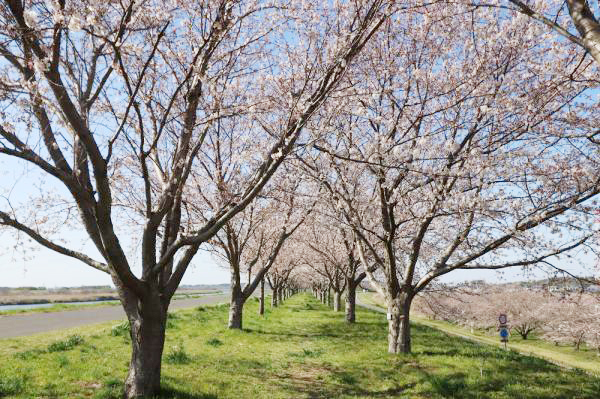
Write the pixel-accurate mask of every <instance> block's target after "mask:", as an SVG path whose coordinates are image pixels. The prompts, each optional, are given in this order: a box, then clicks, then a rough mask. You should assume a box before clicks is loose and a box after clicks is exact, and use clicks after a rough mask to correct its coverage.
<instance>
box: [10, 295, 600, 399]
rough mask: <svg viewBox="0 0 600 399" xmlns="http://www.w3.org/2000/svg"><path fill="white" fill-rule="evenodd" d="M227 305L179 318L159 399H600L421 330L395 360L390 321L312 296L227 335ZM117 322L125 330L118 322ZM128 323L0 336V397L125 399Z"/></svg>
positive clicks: (583, 384)
mask: <svg viewBox="0 0 600 399" xmlns="http://www.w3.org/2000/svg"><path fill="white" fill-rule="evenodd" d="M227 315H228V306H227V305H224V306H202V307H199V308H195V309H190V310H183V311H177V312H173V313H172V314H171V316H170V317H169V327H168V329H167V338H166V343H165V351H164V354H163V368H162V387H163V392H162V394H161V395H160V396H159V397H160V398H165V399H166V398H220V399H227V398H258V399H261V398H269V399H283V398H297V399H302V398H305V399H308V398H355V399H356V398H392V397H407V398H408V397H409V398H413V399H425V398H427V399H442V398H451V397H454V398H495V399H508V398H520V399H556V398H578V399H593V398H597V392H598V387H600V379H598V378H595V377H590V376H589V375H586V374H583V373H578V372H575V371H568V370H564V369H562V368H559V367H557V366H555V365H553V364H550V363H548V362H545V361H544V360H541V359H537V358H534V357H528V356H521V355H519V354H517V353H515V352H512V351H504V350H501V349H498V348H494V347H492V346H489V345H476V344H474V343H472V342H469V341H466V340H463V339H460V338H457V337H451V336H448V335H446V334H444V333H442V332H440V331H438V330H436V329H432V328H429V327H426V326H422V325H415V326H414V328H413V353H412V354H410V355H390V354H388V353H387V342H386V337H387V323H386V320H385V318H384V317H382V316H381V314H378V313H375V312H371V311H368V310H363V309H359V310H358V311H357V323H356V324H354V325H349V324H347V323H346V322H345V319H344V313H343V312H333V311H332V310H331V309H329V308H327V307H326V306H324V305H322V304H320V303H318V302H317V301H316V300H315V299H314V298H312V297H310V296H309V295H307V294H301V295H297V296H294V297H292V298H290V299H288V300H287V301H286V302H285V303H284V304H283V306H280V307H278V308H275V309H270V308H268V309H267V313H266V315H265V316H264V317H260V316H258V315H257V302H256V301H249V302H248V304H247V306H246V307H245V311H244V327H245V328H244V330H243V331H234V330H228V329H227V327H226V326H227ZM116 326H118V327H116ZM130 345H131V343H130V341H129V338H128V335H127V331H126V326H123V325H120V324H119V325H118V324H115V322H112V323H105V324H102V325H96V326H94V327H93V328H92V327H84V328H81V329H77V330H72V331H69V332H63V333H61V334H59V333H52V334H42V335H37V336H35V337H25V338H18V339H9V340H3V341H0V357H2V358H3V359H7V361H6V362H3V363H2V364H0V387H1V389H3V390H4V391H0V396H2V395H4V396H5V397H7V398H11V399H24V398H31V397H55V398H75V397H90V398H95V399H117V398H120V397H121V392H122V389H123V381H124V379H125V376H126V374H127V367H128V363H129V356H130V347H131V346H130Z"/></svg>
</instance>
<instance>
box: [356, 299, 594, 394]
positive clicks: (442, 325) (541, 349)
mask: <svg viewBox="0 0 600 399" xmlns="http://www.w3.org/2000/svg"><path fill="white" fill-rule="evenodd" d="M358 295H359V296H358V298H359V300H360V301H361V302H362V303H365V304H368V305H375V306H382V304H381V303H379V302H378V301H377V298H376V297H375V296H374V295H373V293H360V294H358ZM411 320H412V321H414V322H416V323H418V324H422V325H426V326H429V327H433V328H437V329H439V330H442V331H445V332H447V333H450V334H453V335H458V336H463V337H466V338H469V339H474V340H477V341H478V342H481V343H484V344H489V345H494V346H502V344H501V343H500V342H499V341H500V340H499V337H498V336H497V335H496V334H493V335H490V334H489V333H488V332H487V331H483V330H477V329H475V330H474V331H473V333H471V330H470V329H469V328H464V327H462V326H459V325H456V324H452V323H449V322H446V321H442V320H431V319H428V318H426V317H424V316H422V315H419V314H418V313H416V312H412V314H411ZM494 333H495V332H494ZM508 348H510V349H512V350H515V351H518V352H520V353H522V354H526V355H531V356H539V357H543V358H545V359H547V360H550V361H552V362H555V363H558V364H560V365H562V366H565V367H570V368H579V369H582V370H585V371H587V372H589V373H592V374H595V375H598V376H600V357H599V356H598V351H597V350H596V349H588V348H586V347H585V345H582V346H581V349H580V350H579V351H576V350H575V349H574V347H573V346H570V345H555V344H554V343H552V342H548V341H545V340H543V339H540V338H538V337H536V336H535V335H534V334H531V335H530V336H529V337H528V338H527V340H523V339H522V338H521V337H520V336H519V335H513V336H511V337H510V341H509V343H508ZM599 397H600V394H599Z"/></svg>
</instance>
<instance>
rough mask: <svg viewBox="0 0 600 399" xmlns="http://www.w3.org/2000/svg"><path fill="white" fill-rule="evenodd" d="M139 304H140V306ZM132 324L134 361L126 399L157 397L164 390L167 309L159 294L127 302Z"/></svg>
mask: <svg viewBox="0 0 600 399" xmlns="http://www.w3.org/2000/svg"><path fill="white" fill-rule="evenodd" d="M136 302H138V303H139V304H138V303H136ZM123 303H124V308H125V311H126V313H127V318H128V319H129V323H130V325H131V345H132V351H131V361H130V363H129V373H128V375H127V379H126V380H125V392H124V397H125V398H126V399H131V398H141V397H153V396H156V395H158V393H159V391H160V369H161V359H162V353H163V348H164V344H165V326H166V320H167V306H168V305H164V304H162V302H161V300H160V297H159V296H158V295H156V296H155V297H153V298H150V299H144V300H139V301H137V300H136V301H135V302H133V303H132V302H131V299H129V300H128V301H127V303H126V301H125V300H123Z"/></svg>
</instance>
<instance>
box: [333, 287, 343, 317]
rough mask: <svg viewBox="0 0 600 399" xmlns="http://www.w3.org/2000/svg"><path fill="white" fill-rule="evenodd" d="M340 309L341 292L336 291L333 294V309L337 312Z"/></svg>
mask: <svg viewBox="0 0 600 399" xmlns="http://www.w3.org/2000/svg"><path fill="white" fill-rule="evenodd" d="M341 310H342V293H341V292H337V291H336V292H335V293H334V294H333V311H334V312H339V311H341Z"/></svg>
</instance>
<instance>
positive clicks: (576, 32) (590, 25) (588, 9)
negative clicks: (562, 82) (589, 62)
mask: <svg viewBox="0 0 600 399" xmlns="http://www.w3.org/2000/svg"><path fill="white" fill-rule="evenodd" d="M504 3H506V4H507V5H510V6H512V8H513V9H514V10H517V11H519V12H520V13H522V14H524V15H527V16H528V17H530V18H533V19H535V20H537V21H539V22H540V23H542V24H544V25H545V26H547V27H549V28H550V29H552V30H553V31H554V32H556V33H557V34H558V35H560V36H561V37H562V38H564V39H567V40H569V41H570V42H572V43H574V44H576V45H577V46H579V47H581V48H582V49H584V50H585V52H586V53H589V54H590V56H592V58H593V59H594V60H595V61H596V62H597V63H598V64H599V65H600V23H599V22H598V18H599V17H600V14H599V13H600V10H599V9H598V8H597V7H596V8H594V7H593V6H592V5H591V4H590V3H589V2H588V1H586V0H567V1H544V2H534V3H533V4H528V3H526V2H523V1H521V0H505V1H504ZM482 5H484V6H490V5H489V4H486V3H483V4H482ZM491 6H492V7H502V6H503V5H501V4H494V5H491ZM565 7H566V9H567V12H565V13H564V14H563V12H562V11H563V9H564V8H565ZM561 14H562V15H561Z"/></svg>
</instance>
